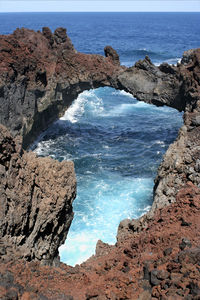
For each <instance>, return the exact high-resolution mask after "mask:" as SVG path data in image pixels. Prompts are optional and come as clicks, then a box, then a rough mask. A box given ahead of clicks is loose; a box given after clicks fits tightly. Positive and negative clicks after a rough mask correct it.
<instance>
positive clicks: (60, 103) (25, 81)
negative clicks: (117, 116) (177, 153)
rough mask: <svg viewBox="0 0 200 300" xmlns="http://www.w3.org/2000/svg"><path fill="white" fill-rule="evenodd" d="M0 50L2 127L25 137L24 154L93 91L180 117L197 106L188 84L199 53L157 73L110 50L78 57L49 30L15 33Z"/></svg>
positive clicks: (61, 35) (59, 33) (59, 32)
mask: <svg viewBox="0 0 200 300" xmlns="http://www.w3.org/2000/svg"><path fill="white" fill-rule="evenodd" d="M0 44H1V52H0V59H1V60H0V61H1V63H0V72H1V82H0V123H2V124H3V125H5V126H6V127H7V128H9V129H10V130H11V132H12V134H13V135H14V136H16V135H18V134H20V135H22V137H23V147H24V148H26V147H27V146H28V145H29V144H30V143H31V142H33V141H34V140H35V139H36V137H37V136H38V134H40V133H41V132H42V131H43V130H45V129H46V128H47V127H48V126H49V124H50V123H52V122H53V121H55V120H56V119H57V118H59V117H60V116H62V115H63V114H64V111H65V110H66V109H67V108H68V107H69V105H70V104H71V103H72V101H73V100H74V99H76V98H77V96H78V94H79V93H81V92H82V91H84V90H88V89H91V88H97V87H103V86H111V87H114V88H116V89H124V90H125V91H127V92H130V93H131V94H133V96H134V97H136V98H137V99H138V100H143V101H145V102H148V103H153V104H156V105H168V106H171V107H174V108H176V109H178V110H180V111H181V110H184V109H185V107H186V106H187V107H188V108H189V109H190V110H191V109H192V107H195V105H196V102H197V99H196V98H194V85H195V82H192V83H191V82H190V79H191V73H192V72H193V69H194V68H195V66H196V65H197V66H198V61H199V51H196V52H195V51H193V52H188V53H185V56H184V59H183V63H182V64H180V65H178V66H177V67H174V66H170V65H168V64H162V65H161V66H159V67H156V66H154V65H153V64H152V63H151V61H150V59H149V58H148V57H146V58H145V59H144V60H142V61H138V62H137V63H136V64H135V65H134V66H133V67H131V68H126V67H124V66H121V65H120V61H119V56H118V54H117V52H116V51H115V50H114V49H112V47H110V46H107V47H105V49H104V51H105V56H106V57H103V56H100V55H86V54H83V53H79V52H77V51H76V50H75V49H74V47H73V45H72V43H71V41H70V39H69V37H68V36H67V35H66V29H64V28H58V29H56V30H55V32H54V34H52V32H51V31H50V29H49V28H47V27H45V28H43V30H42V33H41V32H39V31H38V32H34V31H33V30H28V29H24V28H22V29H17V30H16V31H15V32H14V33H13V34H12V35H8V36H1V37H0ZM188 63H190V64H191V63H192V65H193V67H192V68H189V67H188ZM185 64H186V66H185ZM190 90H191V92H190Z"/></svg>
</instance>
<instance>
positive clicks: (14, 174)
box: [0, 125, 76, 264]
mask: <svg viewBox="0 0 200 300" xmlns="http://www.w3.org/2000/svg"><path fill="white" fill-rule="evenodd" d="M75 195H76V179H75V174H74V167H73V163H72V162H67V161H63V162H62V163H59V162H57V161H55V160H53V159H51V158H50V157H46V158H37V157H36V155H35V154H34V153H32V152H25V151H24V150H23V149H22V147H21V143H20V141H18V140H17V139H13V137H12V136H11V135H10V133H9V132H8V130H7V129H6V128H5V127H3V126H2V125H0V241H1V242H0V253H1V259H3V260H6V261H7V260H10V259H18V258H25V259H26V260H28V261H34V260H37V261H40V262H42V263H44V264H52V263H56V262H57V263H58V262H59V257H58V247H59V246H60V245H61V244H62V243H64V242H65V239H66V236H67V232H68V230H69V227H70V224H71V221H72V219H73V212H72V202H73V200H74V198H75Z"/></svg>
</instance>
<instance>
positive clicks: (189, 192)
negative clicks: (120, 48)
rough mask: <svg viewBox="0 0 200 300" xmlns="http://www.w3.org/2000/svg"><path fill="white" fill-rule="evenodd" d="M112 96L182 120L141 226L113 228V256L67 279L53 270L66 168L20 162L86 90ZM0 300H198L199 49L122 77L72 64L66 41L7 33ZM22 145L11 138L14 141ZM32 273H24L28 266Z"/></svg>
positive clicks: (141, 65) (65, 200)
mask: <svg viewBox="0 0 200 300" xmlns="http://www.w3.org/2000/svg"><path fill="white" fill-rule="evenodd" d="M100 86H112V87H114V88H117V89H124V90H126V91H128V92H130V93H132V94H133V95H134V96H135V97H136V98H137V99H138V100H143V101H145V102H148V103H153V104H156V105H168V106H171V107H174V108H176V109H178V110H180V111H184V125H183V127H182V128H181V129H180V132H179V136H178V138H177V140H176V141H175V142H174V143H173V144H172V145H171V146H170V147H169V149H168V151H167V153H166V155H165V156H164V158H163V161H162V163H161V165H160V167H159V169H158V175H157V177H156V179H155V188H154V202H153V205H152V208H151V210H150V212H149V213H148V214H146V215H145V216H143V217H141V218H140V219H138V220H124V221H122V222H121V223H120V225H119V230H118V235H117V240H118V241H117V243H116V245H115V246H109V245H105V244H103V243H102V242H101V241H99V242H98V244H97V249H96V255H95V256H94V257H92V258H91V259H89V260H88V261H87V262H85V263H83V264H82V265H81V266H76V267H75V268H72V267H69V266H65V265H63V264H60V266H59V267H57V268H55V267H48V266H41V265H40V262H43V264H46V265H48V264H50V265H52V264H56V265H58V261H59V259H58V247H59V245H60V244H61V243H63V242H64V240H65V238H66V235H67V232H68V229H69V226H70V223H71V220H72V218H73V212H72V202H73V199H74V197H75V193H76V182H75V175H74V170H73V164H72V163H69V162H62V163H59V162H56V161H54V160H52V159H50V158H37V157H36V156H35V155H34V154H33V153H31V152H29V153H28V152H26V151H24V150H23V148H24V147H27V146H28V145H29V144H30V143H31V142H32V141H33V140H34V139H35V138H36V137H37V135H38V134H39V133H40V132H41V131H42V130H44V129H46V128H47V127H48V125H49V124H50V123H51V122H53V121H54V120H56V119H57V118H58V117H59V116H61V115H62V114H63V113H64V111H65V110H66V109H67V107H68V106H69V105H70V104H71V103H72V101H73V100H74V99H75V98H76V97H77V95H78V94H79V93H80V92H82V91H83V90H85V89H90V88H96V87H100ZM0 123H2V124H3V125H5V126H6V127H7V128H8V129H9V130H10V131H11V134H10V133H9V132H8V130H7V129H6V128H5V127H4V126H1V127H0V178H1V181H0V191H1V193H0V216H1V218H0V225H1V226H0V238H1V239H0V254H1V260H0V269H1V273H0V276H1V277H0V278H1V280H0V297H1V299H23V300H25V299H99V300H100V299H102V300H103V299H140V300H142V299H187V300H189V299H199V298H198V297H199V294H200V287H199V278H200V277H199V265H198V263H199V259H200V258H199V255H200V250H199V240H200V236H199V231H200V222H199V217H200V216H199V212H200V207H199V204H200V190H199V188H200V176H199V172H200V49H195V50H190V51H187V52H185V53H184V55H183V59H182V61H181V63H180V64H178V65H177V66H169V65H167V64H162V65H160V66H159V67H156V66H154V65H153V64H152V62H151V61H150V59H149V58H148V57H146V58H145V59H144V60H141V61H139V62H137V63H136V64H135V65H134V66H133V67H131V68H126V67H123V66H120V60H119V56H118V54H117V52H116V51H115V50H114V49H112V47H110V46H107V47H105V57H103V56H100V55H86V54H82V53H78V52H77V51H76V50H75V49H74V47H73V45H72V43H71V41H70V39H69V38H68V36H67V35H66V30H65V29H63V28H58V29H57V30H55V32H54V33H52V32H51V31H50V30H49V29H48V28H43V30H42V32H34V31H32V30H28V29H17V30H16V31H15V32H14V33H13V34H12V35H9V36H1V37H0ZM20 136H21V138H20ZM29 261H31V262H29Z"/></svg>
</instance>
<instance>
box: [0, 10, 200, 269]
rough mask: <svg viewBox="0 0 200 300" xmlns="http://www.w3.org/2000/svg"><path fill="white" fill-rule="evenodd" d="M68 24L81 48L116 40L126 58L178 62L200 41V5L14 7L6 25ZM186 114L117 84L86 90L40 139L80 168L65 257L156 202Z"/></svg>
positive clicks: (75, 259)
mask: <svg viewBox="0 0 200 300" xmlns="http://www.w3.org/2000/svg"><path fill="white" fill-rule="evenodd" d="M43 26H48V27H50V28H51V29H52V30H54V29H55V28H57V27H60V26H62V27H66V28H67V32H68V35H69V36H70V38H71V39H72V42H73V44H74V45H75V47H76V49H77V50H78V51H81V52H85V53H98V54H102V55H103V49H104V47H105V46H106V45H111V46H112V47H113V48H115V49H116V50H117V52H118V53H119V55H120V59H121V63H122V64H124V65H126V66H131V65H133V64H134V63H135V62H136V61H137V60H138V59H143V58H144V57H145V55H149V57H150V58H151V59H152V61H153V62H154V63H155V64H157V65H159V64H160V63H161V62H164V61H165V62H168V63H170V64H176V63H177V62H178V61H179V60H180V58H181V56H182V54H183V52H184V51H185V50H188V49H190V48H197V47H200V35H199V32H200V13H17V14H16V13H12V14H10V13H8V14H0V33H1V34H9V33H11V32H12V31H13V30H14V29H15V28H17V27H28V28H31V29H34V30H41V28H42V27H43ZM181 124H182V114H181V113H179V112H177V111H176V110H174V109H171V108H168V107H159V108H158V107H156V106H153V105H149V104H145V103H143V102H138V101H137V100H136V99H134V98H133V97H132V96H131V95H130V94H128V93H126V92H124V91H117V90H115V89H111V88H99V89H96V90H90V91H85V92H83V93H82V94H80V95H79V96H78V98H77V99H76V100H75V101H74V102H73V104H72V106H71V107H70V108H69V109H68V110H67V112H66V113H65V115H64V116H63V117H62V118H61V119H60V120H58V121H57V122H55V123H54V124H52V126H50V128H49V129H48V130H47V131H46V132H45V133H43V134H42V135H41V136H40V138H39V139H38V141H36V143H35V146H34V150H35V151H36V152H37V153H38V154H39V155H41V156H46V155H50V156H52V157H53V158H55V159H58V160H60V161H61V160H63V159H66V160H73V161H74V164H75V169H76V175H77V182H78V188H77V198H76V200H75V201H74V212H75V217H74V220H73V223H72V226H71V228H70V231H69V234H68V238H67V241H66V243H65V245H63V246H61V248H60V255H61V260H62V261H64V262H66V263H68V264H71V265H74V264H76V263H80V262H82V261H83V260H85V259H86V258H88V257H89V256H91V255H92V254H93V253H94V251H95V244H96V242H97V240H98V239H101V240H103V241H104V242H108V243H112V244H113V243H115V241H116V239H115V236H116V232H117V227H118V224H119V222H120V221H121V220H122V219H124V218H136V217H139V216H140V215H141V214H144V213H145V212H146V211H147V210H148V209H149V207H150V205H151V203H152V189H153V181H154V178H155V176H156V170H157V167H158V165H159V164H160V162H161V160H162V156H163V154H164V153H165V152H166V150H167V148H168V146H169V144H170V143H172V142H173V141H174V140H175V138H176V137H177V133H178V129H179V128H180V126H181Z"/></svg>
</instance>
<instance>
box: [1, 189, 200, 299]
mask: <svg viewBox="0 0 200 300" xmlns="http://www.w3.org/2000/svg"><path fill="white" fill-rule="evenodd" d="M176 200H177V201H176V202H175V203H173V204H172V205H170V206H168V207H165V208H162V209H161V210H157V211H156V213H155V216H154V219H153V220H150V221H148V223H147V225H146V228H145V229H143V230H142V231H141V232H139V233H138V232H135V231H134V230H133V228H131V227H130V228H129V232H128V233H127V234H126V235H125V236H124V237H123V238H122V239H121V238H120V239H119V241H118V243H117V244H116V245H115V246H109V245H106V244H103V243H102V242H98V244H97V250H96V252H97V255H95V256H93V257H91V258H90V259H89V260H88V261H86V262H85V263H83V264H82V265H80V266H78V265H77V266H76V267H74V268H72V267H69V266H67V265H64V264H60V266H59V267H57V268H53V267H48V266H41V265H39V263H37V262H29V263H27V262H25V261H21V260H20V261H14V262H9V263H5V262H3V261H0V270H1V272H0V274H1V275H0V276H1V277H0V278H1V279H0V298H1V299H2V300H5V299H20V300H25V299H34V300H36V299H37V300H41V299H45V300H48V299H49V300H50V299H51V300H55V299H56V300H61V299H69V300H84V299H85V300H86V299H98V300H106V299H113V300H114V299H117V300H119V299H131V300H132V299H133V300H137V299H138V300H148V299H149V300H150V299H155V300H156V299H166V300H174V299H177V300H180V299H185V300H193V299H196V300H197V299H199V295H200V286H199V278H200V277H199V265H198V264H199V260H200V247H199V240H200V234H199V232H200V223H199V219H200V189H198V188H197V187H195V186H194V185H193V184H192V183H188V184H187V185H186V186H185V187H184V188H183V189H182V190H181V191H180V192H179V193H178V195H177V199H176Z"/></svg>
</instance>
